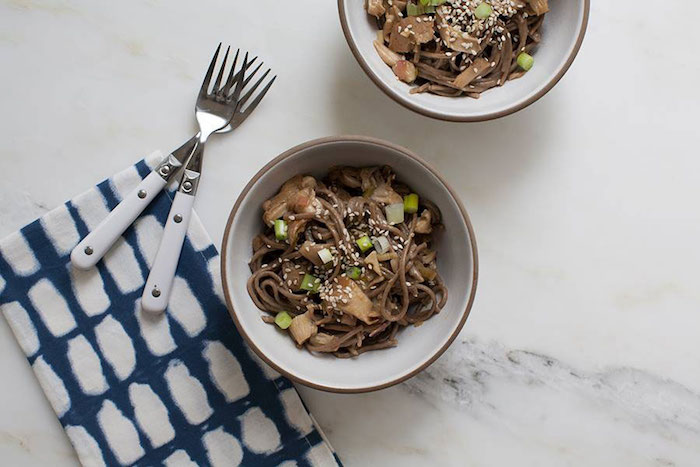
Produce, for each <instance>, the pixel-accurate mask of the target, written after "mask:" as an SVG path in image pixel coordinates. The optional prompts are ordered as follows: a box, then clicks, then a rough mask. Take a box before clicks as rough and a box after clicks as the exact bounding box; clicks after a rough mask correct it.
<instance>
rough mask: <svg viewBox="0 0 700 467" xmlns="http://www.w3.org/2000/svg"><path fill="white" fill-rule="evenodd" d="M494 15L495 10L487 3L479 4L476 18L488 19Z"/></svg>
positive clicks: (475, 14)
mask: <svg viewBox="0 0 700 467" xmlns="http://www.w3.org/2000/svg"><path fill="white" fill-rule="evenodd" d="M491 13H493V8H491V5H489V4H488V3H486V2H481V3H479V6H478V7H476V10H474V16H476V17H477V18H479V19H486V18H488V17H489V16H491Z"/></svg>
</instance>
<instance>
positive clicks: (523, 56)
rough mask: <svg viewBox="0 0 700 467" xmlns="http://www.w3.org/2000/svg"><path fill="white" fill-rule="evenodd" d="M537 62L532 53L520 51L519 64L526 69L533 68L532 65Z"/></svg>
mask: <svg viewBox="0 0 700 467" xmlns="http://www.w3.org/2000/svg"><path fill="white" fill-rule="evenodd" d="M534 64H535V59H534V58H532V55H530V54H527V53H525V52H520V55H518V66H519V67H520V68H522V69H523V70H525V71H530V68H532V65H534Z"/></svg>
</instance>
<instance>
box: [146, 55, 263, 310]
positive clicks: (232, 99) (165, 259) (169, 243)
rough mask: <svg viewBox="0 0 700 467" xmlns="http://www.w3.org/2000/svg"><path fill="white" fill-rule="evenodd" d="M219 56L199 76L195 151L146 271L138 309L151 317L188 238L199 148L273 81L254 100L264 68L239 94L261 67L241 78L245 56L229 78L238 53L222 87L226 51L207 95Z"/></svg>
mask: <svg viewBox="0 0 700 467" xmlns="http://www.w3.org/2000/svg"><path fill="white" fill-rule="evenodd" d="M218 54H219V49H217V50H216V53H215V54H214V59H213V60H212V63H211V65H210V67H209V70H208V71H207V74H206V76H205V78H204V83H203V84H202V88H201V90H200V94H199V98H198V100H197V108H196V117H197V122H198V123H199V127H200V133H199V134H198V137H199V140H198V144H197V145H196V147H195V148H194V152H193V154H192V156H191V158H190V160H189V162H188V163H187V166H186V167H185V171H184V173H183V175H182V179H181V181H180V186H179V189H178V191H177V193H176V194H175V198H174V200H173V204H172V207H171V209H170V213H169V214H168V218H167V220H166V223H165V229H164V231H163V238H162V239H161V243H160V245H159V247H158V253H157V254H156V257H155V260H154V261H153V266H152V267H151V271H150V274H149V275H148V280H147V281H146V285H145V287H144V290H143V296H142V297H141V308H142V309H143V310H144V311H147V312H150V313H162V312H163V311H165V309H166V308H167V306H168V301H169V299H170V292H171V290H172V285H173V281H174V278H175V271H176V269H177V265H178V262H179V260H180V254H181V251H182V245H183V243H184V240H185V236H186V234H187V228H188V226H189V222H190V217H191V214H192V206H193V204H194V198H195V195H196V194H197V188H198V186H199V181H200V177H201V172H202V159H203V156H204V146H205V144H206V141H207V138H208V137H209V135H211V134H212V133H214V132H216V131H218V130H221V129H223V128H225V127H226V126H227V125H230V128H231V129H236V128H237V127H238V126H239V125H240V124H241V123H242V122H243V121H244V120H245V119H246V118H247V117H248V116H249V115H250V114H251V113H252V112H253V110H254V109H255V108H256V107H257V106H258V104H259V103H260V101H261V100H262V99H263V97H264V96H265V94H266V93H267V91H268V90H269V89H270V87H271V86H272V84H273V83H274V81H275V78H276V77H273V78H272V79H271V80H270V81H269V82H268V83H267V84H266V85H265V87H264V88H263V89H262V90H261V91H260V92H259V93H258V94H257V95H256V96H255V97H254V98H253V96H254V95H255V92H256V90H257V89H258V87H259V86H260V85H261V84H262V83H263V82H264V81H265V78H266V77H267V76H268V74H269V73H270V70H269V69H268V70H267V71H266V72H265V73H264V74H263V76H262V77H261V78H260V79H258V80H257V81H256V82H255V83H254V84H253V85H252V86H251V87H250V89H249V90H247V92H246V93H245V94H243V95H241V93H242V91H243V90H244V89H245V88H246V86H247V85H248V84H249V83H250V81H251V80H252V79H253V77H254V76H255V74H256V73H257V72H258V70H260V68H261V67H262V63H260V64H259V65H258V66H257V67H256V68H255V69H254V70H253V71H252V72H251V73H250V75H249V76H245V75H246V71H247V68H248V67H249V65H250V63H249V62H248V56H247V54H246V58H245V59H244V62H243V66H242V68H241V71H240V72H239V73H237V74H234V70H235V66H236V61H237V59H238V52H236V57H235V58H234V62H233V65H232V66H231V71H230V72H229V77H228V79H227V81H226V83H224V85H223V86H221V82H222V78H223V75H224V70H225V68H226V62H227V59H228V54H229V50H227V51H226V54H225V55H224V59H223V63H222V65H221V68H220V69H219V73H218V74H217V77H216V80H215V81H214V84H213V86H212V89H211V91H209V87H210V81H211V78H212V75H213V71H214V66H215V63H216V60H217V57H218ZM234 84H235V87H233V92H231V89H232V86H233V85H234ZM251 98H253V100H252V101H251V102H250V103H248V101H249V100H250V99H251ZM246 104H247V105H246ZM230 109H233V111H232V112H230Z"/></svg>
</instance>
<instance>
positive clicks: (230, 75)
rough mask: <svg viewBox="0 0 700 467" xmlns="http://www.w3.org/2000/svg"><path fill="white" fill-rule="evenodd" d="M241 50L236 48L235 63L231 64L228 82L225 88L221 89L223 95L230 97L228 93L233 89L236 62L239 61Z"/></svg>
mask: <svg viewBox="0 0 700 467" xmlns="http://www.w3.org/2000/svg"><path fill="white" fill-rule="evenodd" d="M240 52H241V49H237V50H236V55H235V56H234V57H233V64H232V65H231V71H229V72H228V78H226V84H224V88H223V89H222V90H221V91H222V93H223V95H224V96H225V97H228V93H229V91H230V90H231V86H233V82H234V79H235V77H236V76H237V75H236V64H237V63H238V54H239V53H240Z"/></svg>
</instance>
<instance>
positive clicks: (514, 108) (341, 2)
mask: <svg viewBox="0 0 700 467" xmlns="http://www.w3.org/2000/svg"><path fill="white" fill-rule="evenodd" d="M583 1H584V12H583V21H581V26H580V28H579V31H578V37H577V38H576V43H575V44H574V48H573V49H572V50H571V53H570V54H569V56H568V58H567V60H566V62H565V63H564V65H563V66H562V67H561V68H560V69H559V70H558V71H557V74H556V75H554V77H553V78H552V79H551V80H549V82H547V84H546V85H545V86H544V87H543V88H542V89H540V90H539V91H538V92H537V93H535V94H534V95H533V96H531V97H529V98H528V99H526V100H525V101H523V102H521V103H519V104H515V105H511V106H510V107H507V108H505V109H503V110H499V111H498V112H491V113H487V114H483V115H478V116H465V117H459V116H453V115H447V114H445V113H442V112H436V111H432V110H428V109H426V108H424V107H421V106H420V105H418V104H415V103H413V102H411V101H403V100H401V99H399V98H398V97H396V96H395V95H394V94H392V93H391V91H390V89H389V86H388V85H387V84H386V83H385V82H384V81H382V80H381V79H380V78H379V77H378V76H377V75H375V74H374V73H373V72H372V70H371V69H370V67H369V65H368V64H367V61H366V60H365V59H364V57H363V56H362V54H361V53H360V50H359V49H358V48H357V45H355V41H354V40H353V38H352V37H351V36H350V29H349V28H348V20H347V17H346V16H345V8H344V7H345V0H338V14H339V16H340V24H341V26H342V28H343V35H344V36H345V41H346V42H347V43H348V46H350V50H351V51H352V54H353V55H354V56H355V60H357V63H359V64H360V67H362V69H363V70H364V72H365V74H366V75H367V76H369V78H370V79H371V80H372V81H373V82H374V84H376V85H377V87H378V88H379V89H381V90H382V92H383V93H384V94H386V95H387V96H389V97H390V98H391V99H393V100H394V101H395V102H396V103H398V104H400V105H402V106H403V107H405V108H407V109H409V110H412V111H414V112H417V113H419V114H422V115H425V116H427V117H431V118H435V119H437V120H443V121H446V122H485V121H488V120H495V119H497V118H501V117H505V116H506V115H510V114H513V113H515V112H518V111H520V110H522V109H524V108H525V107H527V106H529V105H530V104H532V103H534V102H537V101H538V100H539V99H540V98H541V97H542V96H544V95H545V94H547V93H548V92H549V91H551V90H552V88H553V87H554V86H555V85H556V84H557V83H558V82H559V80H561V79H562V77H563V76H564V75H565V74H566V72H567V71H569V68H570V67H571V64H572V63H574V59H575V58H576V56H577V55H578V52H579V50H580V49H581V44H582V43H583V38H584V36H585V35H586V29H587V28H588V16H589V14H590V9H591V2H590V0H583Z"/></svg>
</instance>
